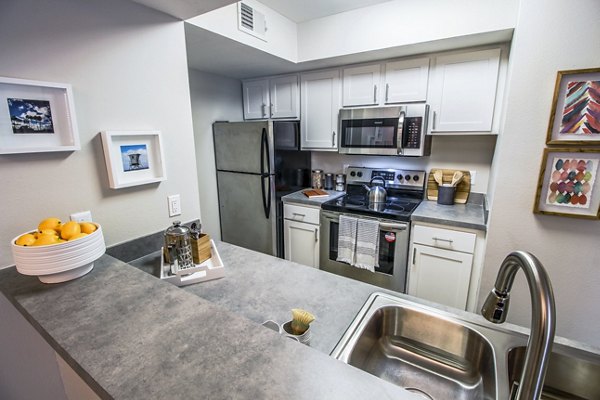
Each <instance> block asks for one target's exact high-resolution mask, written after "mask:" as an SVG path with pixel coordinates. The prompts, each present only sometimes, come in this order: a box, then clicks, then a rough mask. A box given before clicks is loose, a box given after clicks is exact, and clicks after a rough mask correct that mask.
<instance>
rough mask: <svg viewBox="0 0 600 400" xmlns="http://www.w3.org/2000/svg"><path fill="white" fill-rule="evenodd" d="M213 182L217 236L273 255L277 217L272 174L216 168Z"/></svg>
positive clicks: (275, 242)
mask: <svg viewBox="0 0 600 400" xmlns="http://www.w3.org/2000/svg"><path fill="white" fill-rule="evenodd" d="M217 181H218V187H219V213H220V216H221V239H222V240H223V241H224V242H228V243H232V244H235V245H238V246H241V247H245V248H247V249H251V250H255V251H259V252H261V253H265V254H270V255H276V254H277V241H276V237H277V233H276V224H277V218H276V215H275V214H276V210H275V187H274V177H273V175H267V176H261V175H251V174H240V173H232V172H224V171H217ZM263 193H264V197H263ZM265 215H268V216H269V218H266V217H265Z"/></svg>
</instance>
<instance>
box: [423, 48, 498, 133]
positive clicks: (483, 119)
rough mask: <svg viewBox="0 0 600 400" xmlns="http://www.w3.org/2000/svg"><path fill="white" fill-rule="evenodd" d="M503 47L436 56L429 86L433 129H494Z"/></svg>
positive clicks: (446, 130) (432, 130) (460, 130)
mask: <svg viewBox="0 0 600 400" xmlns="http://www.w3.org/2000/svg"><path fill="white" fill-rule="evenodd" d="M500 53H501V49H499V48H496V49H490V50H480V51H472V52H468V53H459V54H451V55H443V56H439V57H436V58H435V61H434V65H433V70H432V76H431V80H430V86H429V99H428V103H429V104H430V112H431V116H430V123H429V126H430V127H431V133H432V134H436V133H444V132H450V133H452V132H491V131H492V122H493V117H494V107H495V104H496V89H497V86H498V70H499V65H500Z"/></svg>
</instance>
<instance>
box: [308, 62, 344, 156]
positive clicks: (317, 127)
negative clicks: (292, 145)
mask: <svg viewBox="0 0 600 400" xmlns="http://www.w3.org/2000/svg"><path fill="white" fill-rule="evenodd" d="M300 99H301V102H302V104H301V107H300V109H301V118H300V136H301V148H302V149H303V150H305V149H306V150H322V151H337V148H338V145H337V143H338V140H337V134H338V132H337V129H338V127H337V124H338V114H339V110H340V104H341V85H340V71H339V70H338V69H334V70H327V71H319V72H311V73H306V74H301V75H300Z"/></svg>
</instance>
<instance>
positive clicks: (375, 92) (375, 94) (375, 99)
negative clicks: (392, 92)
mask: <svg viewBox="0 0 600 400" xmlns="http://www.w3.org/2000/svg"><path fill="white" fill-rule="evenodd" d="M373 103H377V85H375V86H373Z"/></svg>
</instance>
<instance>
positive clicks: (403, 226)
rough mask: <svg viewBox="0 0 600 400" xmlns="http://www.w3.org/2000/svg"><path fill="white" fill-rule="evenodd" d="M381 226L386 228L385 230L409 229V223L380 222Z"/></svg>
mask: <svg viewBox="0 0 600 400" xmlns="http://www.w3.org/2000/svg"><path fill="white" fill-rule="evenodd" d="M379 228H380V229H385V230H395V231H405V230H407V229H408V225H407V224H391V223H388V222H380V223H379Z"/></svg>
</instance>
